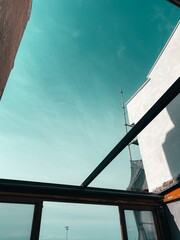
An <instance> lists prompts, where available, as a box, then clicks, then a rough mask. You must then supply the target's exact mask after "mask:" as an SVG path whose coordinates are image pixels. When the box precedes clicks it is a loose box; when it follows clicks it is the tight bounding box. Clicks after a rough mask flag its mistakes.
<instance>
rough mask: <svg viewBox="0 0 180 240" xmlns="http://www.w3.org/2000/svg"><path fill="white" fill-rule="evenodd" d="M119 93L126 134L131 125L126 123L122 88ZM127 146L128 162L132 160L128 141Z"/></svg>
mask: <svg viewBox="0 0 180 240" xmlns="http://www.w3.org/2000/svg"><path fill="white" fill-rule="evenodd" d="M120 94H121V102H122V109H123V115H124V127H125V131H126V134H127V133H128V126H131V125H129V124H127V116H126V107H125V104H124V94H123V90H122V89H121V91H120ZM127 147H128V152H129V159H130V162H132V153H131V147H130V143H129V144H128V146H127Z"/></svg>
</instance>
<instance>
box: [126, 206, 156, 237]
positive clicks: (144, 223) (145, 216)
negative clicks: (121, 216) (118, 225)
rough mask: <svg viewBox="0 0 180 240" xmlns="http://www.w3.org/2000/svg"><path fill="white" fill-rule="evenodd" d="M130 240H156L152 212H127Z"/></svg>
mask: <svg viewBox="0 0 180 240" xmlns="http://www.w3.org/2000/svg"><path fill="white" fill-rule="evenodd" d="M125 218H126V224H127V232H128V240H139V239H141V240H156V239H157V234H156V229H155V224H154V219H153V214H152V212H151V211H131V210H126V211H125Z"/></svg>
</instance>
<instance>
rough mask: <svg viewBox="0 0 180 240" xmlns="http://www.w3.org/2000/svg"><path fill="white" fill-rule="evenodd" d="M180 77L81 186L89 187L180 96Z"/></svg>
mask: <svg viewBox="0 0 180 240" xmlns="http://www.w3.org/2000/svg"><path fill="white" fill-rule="evenodd" d="M179 92H180V77H179V78H178V79H177V80H176V82H175V83H173V84H172V86H171V87H170V88H169V89H168V90H167V91H166V92H165V93H164V94H163V95H162V97H161V98H160V99H159V100H158V101H157V102H156V103H155V104H154V105H153V106H152V107H151V108H150V110H149V111H148V112H147V113H146V114H145V115H144V116H143V117H142V118H141V119H140V120H139V121H138V122H137V123H136V125H135V126H134V127H133V128H132V129H131V130H130V131H129V132H128V133H127V134H126V135H125V136H124V137H123V138H122V140H121V141H120V142H119V143H118V144H117V145H116V146H115V147H114V148H113V150H112V151H111V152H110V153H109V154H108V155H107V156H106V157H105V158H104V160H103V161H102V162H101V163H100V164H99V165H98V166H97V167H96V168H95V169H94V171H93V172H92V173H91V174H90V175H89V176H88V177H87V178H86V180H85V181H84V182H83V183H82V185H81V186H83V187H87V186H88V185H89V184H90V183H91V182H92V181H93V180H94V179H95V178H96V177H97V176H98V175H99V174H100V173H101V172H102V171H103V170H104V168H106V167H107V166H108V165H109V164H110V162H112V160H113V159H114V158H115V157H116V156H117V155H118V154H119V153H120V152H121V151H122V150H123V149H124V148H125V147H126V146H127V145H128V144H129V143H130V142H131V141H132V140H133V139H134V138H135V137H136V136H137V135H138V134H139V133H140V132H141V131H142V130H143V129H144V128H145V127H146V126H147V125H148V124H149V123H150V122H151V121H152V120H153V119H154V118H155V117H156V116H157V115H158V114H159V113H160V112H161V111H162V110H163V109H164V108H165V107H166V106H167V105H168V104H169V103H170V102H171V101H172V100H173V99H174V98H175V97H176V96H177V95H178V94H179Z"/></svg>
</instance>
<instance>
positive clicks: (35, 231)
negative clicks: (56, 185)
mask: <svg viewBox="0 0 180 240" xmlns="http://www.w3.org/2000/svg"><path fill="white" fill-rule="evenodd" d="M42 208H43V202H40V203H36V204H35V207H34V215H33V222H32V229H31V238H30V239H31V240H39V234H40V226H41V216H42Z"/></svg>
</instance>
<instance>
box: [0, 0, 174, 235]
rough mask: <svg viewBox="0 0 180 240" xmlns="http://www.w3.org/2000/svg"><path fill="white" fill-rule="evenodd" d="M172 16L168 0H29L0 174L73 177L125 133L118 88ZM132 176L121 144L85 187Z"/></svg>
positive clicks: (165, 32) (2, 122)
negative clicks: (120, 151) (30, 2)
mask: <svg viewBox="0 0 180 240" xmlns="http://www.w3.org/2000/svg"><path fill="white" fill-rule="evenodd" d="M178 20H179V9H178V8H177V7H175V6H174V5H172V4H170V3H168V2H167V1H165V0H151V1H142V0H136V1H135V0H130V1H127V0H51V1H50V0H33V5H32V13H31V17H30V20H29V22H28V25H27V28H26V30H25V33H24V36H23V39H22V42H21V45H20V48H19V50H18V54H17V56H16V60H15V65H14V69H13V70H12V72H11V75H10V78H9V80H8V83H7V86H6V89H5V92H4V94H3V97H2V100H1V102H0V154H1V158H0V160H1V168H0V176H1V178H9V179H23V180H34V181H44V182H55V183H64V184H76V185H80V184H81V183H82V182H83V181H84V179H85V178H86V177H87V176H88V174H89V173H90V172H91V171H92V170H93V169H94V168H95V167H96V166H97V165H98V164H99V162H100V161H101V160H102V159H103V158H104V157H105V156H106V155H107V154H108V153H109V151H110V150H111V149H112V148H113V147H114V146H115V145H116V144H117V143H118V141H119V140H120V139H121V138H122V137H123V136H124V134H125V131H124V126H123V114H122V110H121V100H120V89H121V88H122V89H123V91H124V95H125V100H128V99H129V98H130V97H131V96H132V95H133V94H134V92H135V91H136V90H137V89H138V88H139V87H140V86H141V85H142V84H143V83H144V81H145V80H146V76H147V74H148V71H149V70H150V68H151V66H152V65H153V63H154V61H155V60H156V58H157V56H158V54H159V53H160V51H161V50H162V48H163V46H164V44H165V43H166V41H167V39H168V37H169V36H170V34H171V32H172V30H173V29H174V27H175V25H176V24H177V22H178ZM135 158H136V156H135ZM129 178H130V168H129V159H128V154H127V151H124V152H123V153H121V154H120V155H119V156H118V157H117V158H116V159H115V161H114V162H113V163H111V164H110V166H108V167H107V169H106V170H105V171H104V172H103V173H102V174H101V175H100V176H99V177H98V178H97V179H96V180H95V181H94V182H93V183H92V185H91V186H99V187H108V188H120V189H125V188H126V187H127V185H128V182H129ZM54 232H56V231H54ZM54 234H55V233H54ZM52 238H53V237H52ZM44 239H45V238H44ZM46 239H47V238H46ZM53 239H55V238H53ZM99 239H100V238H99Z"/></svg>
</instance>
